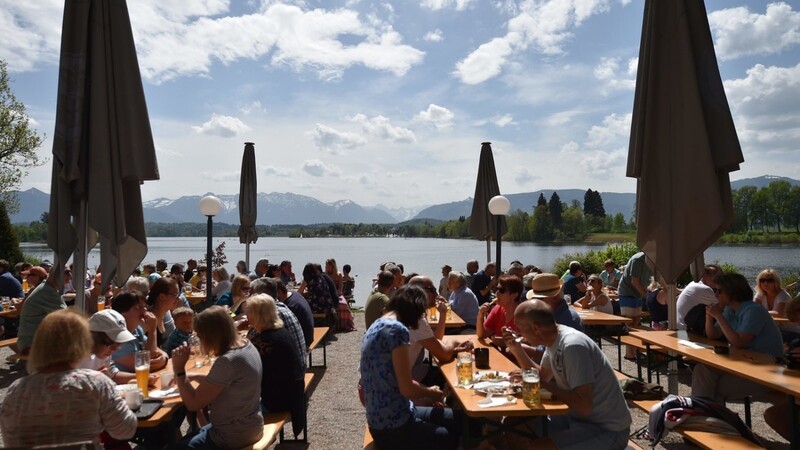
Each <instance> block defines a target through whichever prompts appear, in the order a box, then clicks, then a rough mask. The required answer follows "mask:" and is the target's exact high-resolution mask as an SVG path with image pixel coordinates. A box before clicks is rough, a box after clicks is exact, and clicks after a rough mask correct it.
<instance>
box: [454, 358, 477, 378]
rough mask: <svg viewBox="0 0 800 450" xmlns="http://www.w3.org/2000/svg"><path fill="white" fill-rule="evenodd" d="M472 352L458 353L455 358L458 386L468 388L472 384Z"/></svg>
mask: <svg viewBox="0 0 800 450" xmlns="http://www.w3.org/2000/svg"><path fill="white" fill-rule="evenodd" d="M473 362H474V358H473V357H472V352H458V355H457V356H456V370H457V371H458V372H457V373H458V385H459V386H469V385H471V384H472V371H473V369H472V363H473Z"/></svg>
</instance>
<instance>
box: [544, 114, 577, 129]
mask: <svg viewBox="0 0 800 450" xmlns="http://www.w3.org/2000/svg"><path fill="white" fill-rule="evenodd" d="M578 114H580V111H577V110H569V111H559V112H557V113H555V114H551V115H550V116H548V117H547V118H546V119H545V124H546V125H547V126H548V127H559V126H562V125H566V124H568V123H570V122H571V121H572V119H573V118H574V117H575V116H576V115H578Z"/></svg>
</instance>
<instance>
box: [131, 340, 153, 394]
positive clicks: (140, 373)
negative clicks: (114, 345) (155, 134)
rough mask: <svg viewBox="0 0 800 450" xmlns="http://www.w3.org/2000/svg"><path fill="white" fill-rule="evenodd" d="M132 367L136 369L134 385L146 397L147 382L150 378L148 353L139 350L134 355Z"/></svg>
mask: <svg viewBox="0 0 800 450" xmlns="http://www.w3.org/2000/svg"><path fill="white" fill-rule="evenodd" d="M134 367H135V368H136V385H137V386H139V389H141V390H142V395H144V396H145V397H147V396H148V391H147V382H148V381H149V378H150V352H149V351H147V350H139V351H138V352H136V353H135V354H134Z"/></svg>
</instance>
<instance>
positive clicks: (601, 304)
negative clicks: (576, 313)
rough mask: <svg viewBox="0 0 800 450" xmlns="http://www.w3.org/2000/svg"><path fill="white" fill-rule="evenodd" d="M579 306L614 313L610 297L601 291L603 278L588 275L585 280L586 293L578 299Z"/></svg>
mask: <svg viewBox="0 0 800 450" xmlns="http://www.w3.org/2000/svg"><path fill="white" fill-rule="evenodd" d="M578 304H580V305H581V308H584V309H591V310H593V311H600V312H604V313H607V314H614V307H613V305H612V304H611V299H610V298H608V295H606V294H605V293H604V292H603V280H602V279H601V278H600V277H599V276H597V275H590V276H589V279H588V280H586V294H585V295H584V296H583V297H581V298H580V299H578Z"/></svg>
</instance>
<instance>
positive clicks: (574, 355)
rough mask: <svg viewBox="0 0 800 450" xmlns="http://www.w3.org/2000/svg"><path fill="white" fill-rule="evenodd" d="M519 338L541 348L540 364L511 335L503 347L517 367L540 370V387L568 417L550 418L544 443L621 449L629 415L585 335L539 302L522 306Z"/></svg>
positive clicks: (610, 372) (605, 366)
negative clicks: (566, 409)
mask: <svg viewBox="0 0 800 450" xmlns="http://www.w3.org/2000/svg"><path fill="white" fill-rule="evenodd" d="M514 320H515V323H516V325H517V328H518V330H519V333H520V334H521V335H522V337H523V338H525V340H526V341H528V342H529V343H530V344H533V345H544V346H545V352H544V355H543V356H542V363H541V365H537V364H536V363H535V362H533V361H532V360H531V359H530V358H529V357H528V355H527V354H526V353H525V351H523V350H522V346H521V345H520V343H519V342H516V339H515V337H514V336H513V335H511V334H510V333H506V335H504V338H505V341H506V345H508V348H509V350H510V351H511V352H512V353H513V354H514V356H516V358H517V361H518V362H519V364H520V367H522V368H523V369H524V368H536V369H539V373H540V379H541V387H542V388H544V389H547V390H548V391H550V392H552V393H553V396H554V397H555V398H556V399H558V400H560V401H562V402H564V403H566V404H567V406H569V411H570V412H569V414H568V415H566V416H553V417H552V418H551V422H550V424H549V430H550V433H549V437H547V438H543V439H542V442H535V443H534V445H533V446H534V447H537V445H536V444H537V443H538V444H541V445H544V446H547V444H549V445H551V446H552V445H553V444H555V446H556V447H557V448H559V449H560V450H564V449H584V448H603V449H609V450H614V449H619V450H621V449H624V448H625V447H626V445H627V443H628V433H629V431H630V425H631V415H630V412H629V411H628V406H627V404H626V403H625V398H624V397H623V395H622V390H621V389H620V388H619V384H618V382H617V378H616V376H615V375H614V369H612V368H611V363H609V362H608V358H606V356H605V354H603V352H602V351H601V350H600V348H599V347H598V346H597V344H595V343H594V341H592V340H591V339H590V338H589V337H588V336H586V335H585V334H583V333H581V332H580V331H577V330H575V329H573V328H570V327H567V326H563V325H558V324H556V322H555V319H554V317H553V311H552V309H550V306H549V305H547V304H546V303H545V302H543V301H541V300H537V299H534V300H530V301H526V302H522V303H521V304H520V305H519V306H518V307H517V309H516V311H515V313H514Z"/></svg>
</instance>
